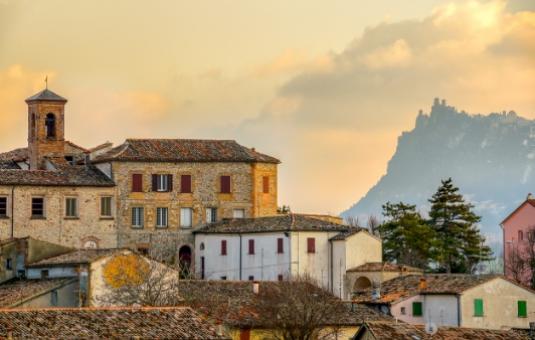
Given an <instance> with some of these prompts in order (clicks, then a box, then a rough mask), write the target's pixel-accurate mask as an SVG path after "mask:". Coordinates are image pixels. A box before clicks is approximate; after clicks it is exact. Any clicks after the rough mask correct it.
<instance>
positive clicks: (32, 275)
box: [26, 266, 78, 279]
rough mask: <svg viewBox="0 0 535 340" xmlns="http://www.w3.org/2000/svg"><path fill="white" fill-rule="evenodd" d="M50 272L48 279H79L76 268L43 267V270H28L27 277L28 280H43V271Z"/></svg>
mask: <svg viewBox="0 0 535 340" xmlns="http://www.w3.org/2000/svg"><path fill="white" fill-rule="evenodd" d="M43 270H48V278H49V279H55V278H63V277H78V273H77V272H76V268H75V267H72V266H71V267H67V266H65V267H42V268H28V269H27V271H26V277H27V278H28V279H41V271H43Z"/></svg>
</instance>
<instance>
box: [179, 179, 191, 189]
mask: <svg viewBox="0 0 535 340" xmlns="http://www.w3.org/2000/svg"><path fill="white" fill-rule="evenodd" d="M180 192H183V193H190V192H191V175H182V176H180Z"/></svg>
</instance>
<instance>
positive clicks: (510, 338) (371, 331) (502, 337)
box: [353, 321, 529, 340]
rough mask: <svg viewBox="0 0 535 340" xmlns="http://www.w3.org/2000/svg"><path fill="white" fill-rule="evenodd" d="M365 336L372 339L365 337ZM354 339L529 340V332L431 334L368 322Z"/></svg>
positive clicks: (449, 330)
mask: <svg viewBox="0 0 535 340" xmlns="http://www.w3.org/2000/svg"><path fill="white" fill-rule="evenodd" d="M365 334H368V335H370V337H365ZM353 339H377V340H382V339H385V340H393V339H396V340H397V339H400V340H405V339H406V340H419V339H421V340H424V339H433V340H434V339H438V340H446V339H447V340H450V339H471V340H524V339H529V336H528V334H527V332H522V331H510V330H491V329H480V328H464V327H439V328H438V330H437V332H436V333H434V334H429V333H427V332H426V331H425V329H424V326H422V325H411V324H408V323H401V322H397V323H396V322H376V321H372V322H366V323H365V324H364V326H363V327H361V328H360V329H359V330H358V332H357V334H355V336H354V337H353Z"/></svg>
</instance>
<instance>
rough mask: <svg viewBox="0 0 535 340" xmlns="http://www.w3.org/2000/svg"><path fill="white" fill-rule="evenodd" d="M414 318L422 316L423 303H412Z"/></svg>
mask: <svg viewBox="0 0 535 340" xmlns="http://www.w3.org/2000/svg"><path fill="white" fill-rule="evenodd" d="M412 316H422V303H421V302H413V303H412Z"/></svg>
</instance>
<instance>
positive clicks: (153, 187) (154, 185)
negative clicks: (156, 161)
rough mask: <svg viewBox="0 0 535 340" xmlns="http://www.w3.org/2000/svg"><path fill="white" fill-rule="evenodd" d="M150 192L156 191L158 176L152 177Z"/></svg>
mask: <svg viewBox="0 0 535 340" xmlns="http://www.w3.org/2000/svg"><path fill="white" fill-rule="evenodd" d="M152 191H158V175H152Z"/></svg>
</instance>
